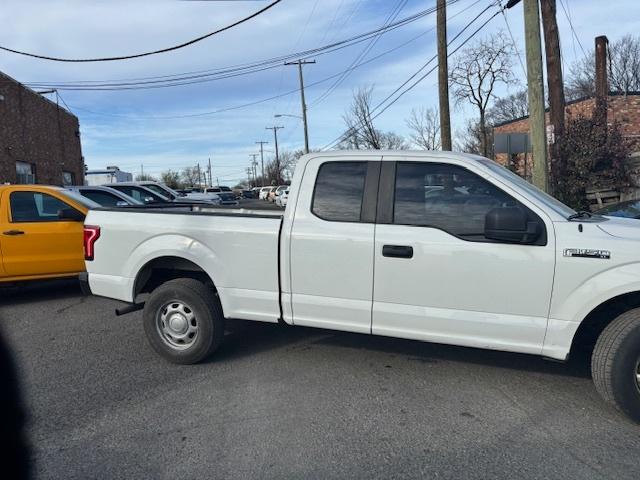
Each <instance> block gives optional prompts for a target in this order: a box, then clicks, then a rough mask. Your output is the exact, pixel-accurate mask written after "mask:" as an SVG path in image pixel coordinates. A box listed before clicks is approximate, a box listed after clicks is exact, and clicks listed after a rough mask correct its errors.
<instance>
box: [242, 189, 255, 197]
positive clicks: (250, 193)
mask: <svg viewBox="0 0 640 480" xmlns="http://www.w3.org/2000/svg"><path fill="white" fill-rule="evenodd" d="M242 198H254V191H253V190H242Z"/></svg>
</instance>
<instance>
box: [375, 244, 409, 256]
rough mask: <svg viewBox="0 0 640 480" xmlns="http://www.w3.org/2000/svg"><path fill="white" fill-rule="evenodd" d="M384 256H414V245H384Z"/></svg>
mask: <svg viewBox="0 0 640 480" xmlns="http://www.w3.org/2000/svg"><path fill="white" fill-rule="evenodd" d="M382 256H383V257H392V258H413V247H409V246H408V245H384V246H383V247H382Z"/></svg>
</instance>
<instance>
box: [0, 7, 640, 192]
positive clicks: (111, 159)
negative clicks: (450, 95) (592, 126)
mask: <svg viewBox="0 0 640 480" xmlns="http://www.w3.org/2000/svg"><path fill="white" fill-rule="evenodd" d="M268 3H270V1H269V0H228V1H218V0H216V1H211V0H208V1H207V0H202V1H198V0H195V1H178V0H153V1H151V0H149V1H141V0H126V1H125V0H110V1H108V2H97V1H93V2H87V1H86V0H66V1H62V0H60V1H58V0H42V1H38V0H4V1H3V8H1V9H0V25H2V28H0V45H1V46H4V47H9V48H13V49H18V50H23V51H28V52H32V53H37V54H43V55H50V56H58V57H66V58H94V57H103V56H119V55H126V54H133V53H140V52H145V51H149V50H156V49H159V48H164V47H168V46H171V45H175V44H179V43H182V42H185V41H187V40H190V39H192V38H195V37H198V36H200V35H203V34H205V33H208V32H211V31H213V30H216V29H218V28H220V27H222V26H225V25H227V24H230V23H233V22H235V21H237V20H239V19H241V18H243V17H246V16H248V15H250V14H251V13H253V12H255V11H256V10H259V9H261V8H262V7H264V6H266V5H267V4H268ZM400 5H403V6H402V9H401V10H400V12H399V14H398V16H397V19H402V18H405V17H408V16H410V15H412V14H414V13H416V12H418V11H421V10H424V9H427V8H429V7H432V6H434V5H435V0H428V1H426V2H425V1H424V0H404V1H403V0H282V1H281V2H280V3H279V4H278V5H276V6H275V7H273V8H272V9H270V10H268V11H267V12H265V13H263V14H262V15H260V16H258V17H256V18H254V19H252V20H250V21H248V22H246V23H244V24H242V25H240V26H238V27H235V28H233V29H232V30H229V31H226V32H223V33H221V34H219V35H215V36H213V37H210V38H208V39H206V40H203V41H202V42H199V43H196V44H194V45H191V46H189V47H186V48H183V49H180V50H176V51H173V52H168V53H163V54H159V55H153V56H148V57H144V58H139V59H132V60H124V61H117V62H100V63H59V62H51V61H46V60H40V59H34V58H28V57H23V56H19V55H16V54H13V53H9V52H4V51H0V71H2V72H4V73H6V74H8V75H10V76H12V77H13V78H15V79H16V80H18V81H21V82H25V83H27V82H43V83H61V82H69V81H77V80H120V79H131V78H140V77H152V76H153V77H155V76H161V75H171V74H176V73H184V72H194V71H202V70H208V69H214V68H215V69H218V68H224V67H227V66H233V65H237V64H243V63H248V62H254V61H259V60H261V59H266V58H271V57H276V56H281V55H287V54H291V53H294V52H299V51H304V50H307V49H311V48H315V47H318V46H322V45H327V44H330V43H333V42H335V41H339V40H342V39H346V38H349V37H352V36H354V35H358V34H361V33H364V32H367V31H370V30H373V29H376V28H379V27H381V26H382V25H383V24H384V22H385V20H386V19H387V18H388V17H389V15H390V14H391V12H392V11H394V9H395V8H396V7H398V6H400ZM489 5H494V6H492V7H491V8H490V9H489V10H488V11H487V12H486V13H485V15H484V16H483V17H481V18H480V19H479V20H478V23H477V24H474V27H475V25H477V26H479V25H480V24H481V23H482V21H483V19H485V18H488V17H490V16H491V15H492V14H493V13H494V12H496V11H497V7H496V6H495V2H494V1H490V0H458V1H457V2H454V3H452V4H451V5H450V6H449V7H448V12H447V13H448V35H449V38H450V39H451V38H452V37H453V36H454V35H455V34H456V33H457V32H459V31H460V29H461V28H462V27H463V26H464V25H466V23H467V22H469V21H470V20H471V19H472V18H473V17H474V16H476V15H477V14H478V13H480V12H481V11H482V10H483V9H484V8H485V7H487V6H489ZM621 12H623V14H621ZM557 19H558V26H559V30H560V41H561V46H562V55H563V65H564V66H565V72H566V73H568V69H569V66H570V65H571V63H572V62H573V61H575V60H576V59H579V58H582V57H583V56H584V54H585V53H586V54H588V55H591V54H592V51H593V45H594V40H593V39H594V38H595V37H596V36H598V35H607V36H608V38H609V40H610V41H615V40H616V39H618V38H620V37H621V36H623V35H624V34H627V33H632V34H634V35H637V32H638V31H639V30H640V1H638V0H616V2H615V8H612V2H602V1H601V0H558V15H557ZM569 20H570V21H571V23H570V22H569ZM435 21H436V20H435V14H432V15H429V16H426V17H423V18H421V19H419V20H417V21H415V22H412V23H410V24H408V25H405V26H403V27H401V28H398V29H396V30H394V31H392V32H388V33H385V34H384V35H382V36H380V37H379V39H378V40H377V42H376V43H375V44H374V45H373V47H372V48H371V49H370V51H369V52H368V53H367V54H366V56H365V57H363V59H364V60H369V59H372V58H374V57H376V56H378V55H381V54H383V55H381V56H380V57H379V58H375V59H374V60H372V61H371V62H368V63H366V64H363V65H362V66H360V67H358V68H356V69H354V70H353V71H351V72H350V74H349V75H348V76H347V77H346V78H345V79H344V80H343V81H342V82H341V83H340V84H339V85H338V87H337V88H336V89H335V90H334V91H332V92H331V94H330V95H328V96H327V97H326V98H323V99H321V101H317V100H318V99H319V98H321V96H323V94H324V93H325V92H326V91H327V89H328V88H329V86H330V85H331V84H332V81H331V80H325V81H323V80H324V79H326V78H327V77H330V76H332V75H335V74H337V73H338V72H341V71H343V70H345V69H347V68H348V67H349V66H350V65H351V64H352V62H354V60H355V59H356V58H358V56H359V55H360V54H361V53H362V52H363V50H364V48H365V46H367V44H368V42H364V43H360V44H357V45H354V46H351V47H348V48H345V49H342V50H338V51H336V52H333V53H329V54H325V55H320V56H316V57H309V58H310V59H314V58H315V60H316V62H317V63H315V64H312V65H306V66H305V67H304V79H305V84H306V85H308V87H307V88H306V90H305V93H306V98H307V105H308V118H309V137H310V146H311V148H312V149H319V148H322V147H324V146H325V145H327V144H329V143H330V142H331V141H333V140H334V139H335V138H336V137H338V136H339V135H340V134H341V133H342V132H343V130H344V122H343V120H342V115H343V113H344V111H345V109H346V108H347V107H348V105H349V103H350V100H351V97H352V94H353V91H354V90H356V89H358V88H360V87H369V86H370V87H373V102H374V104H375V103H378V102H379V101H381V100H382V99H384V98H385V97H386V96H387V95H389V94H390V93H391V92H393V91H394V90H395V89H396V88H397V87H398V86H400V85H401V84H402V83H403V82H404V81H405V80H407V79H408V78H409V77H410V76H411V75H413V74H414V73H415V72H416V70H418V68H419V67H421V66H422V65H423V64H424V63H425V62H427V60H429V59H430V58H431V57H432V56H433V55H434V54H435V52H436V44H435ZM572 27H573V28H572ZM508 29H510V30H511V32H512V34H513V38H514V40H515V43H516V46H517V49H518V51H519V54H520V56H521V58H522V59H523V60H524V32H523V29H524V26H523V16H522V6H521V5H517V6H515V7H514V8H512V9H510V10H508V11H506V12H505V15H504V16H503V15H502V14H500V15H498V16H496V17H495V18H493V19H492V20H491V21H490V22H489V23H488V24H487V25H486V26H485V27H484V28H483V29H482V30H481V31H480V32H479V33H478V34H477V37H475V38H480V37H481V36H486V35H489V34H491V33H496V32H498V31H500V30H502V31H504V32H506V33H507V34H508ZM472 31H473V29H469V30H468V33H471V32H472ZM465 36H466V35H465ZM465 36H463V37H461V38H460V40H462V39H463V38H465ZM458 43H459V42H456V43H454V44H452V46H451V47H450V49H452V48H455V47H456V46H457V45H458ZM385 52H386V53H385ZM453 61H455V56H453V57H452V58H451V59H450V61H449V62H450V65H451V63H452V62H453ZM432 65H435V63H432V64H430V67H431V66H432ZM514 73H515V76H516V77H517V78H519V79H520V84H519V85H514V86H510V87H509V88H508V89H507V88H504V87H500V88H499V89H498V90H497V93H498V94H500V95H503V94H508V93H510V92H514V91H516V90H518V89H522V88H524V87H526V82H525V79H524V77H525V76H524V73H523V71H522V68H521V66H520V63H519V61H518V59H515V60H514ZM297 88H298V72H297V67H292V66H284V65H282V66H278V67H277V68H273V69H269V70H265V71H261V72H256V73H251V74H249V75H244V76H238V77H234V78H228V79H222V80H216V81H211V82H205V83H199V84H191V85H183V86H175V87H169V88H157V89H144V90H117V91H59V95H60V97H61V98H62V100H64V102H65V103H66V104H67V105H68V106H69V108H70V110H71V111H72V112H73V113H74V114H75V115H77V116H78V118H79V120H80V130H81V138H82V149H83V155H84V157H85V163H86V164H87V166H88V167H89V169H99V168H104V167H105V166H107V165H118V166H119V167H120V168H121V169H122V170H125V171H130V172H132V173H134V174H137V173H139V172H140V171H141V169H142V168H144V172H145V173H151V174H154V175H159V174H160V173H161V172H162V171H166V170H168V169H172V170H180V169H182V168H184V167H187V166H193V165H196V164H197V163H200V165H201V166H203V167H204V165H205V164H206V163H207V161H208V159H211V164H212V170H213V177H214V183H216V178H217V179H218V181H219V183H220V184H225V185H231V186H233V185H235V184H237V183H238V182H239V181H241V180H243V179H244V180H246V168H247V166H248V165H249V163H250V161H251V157H250V155H251V154H254V153H257V152H258V151H259V149H258V145H256V144H255V142H256V141H259V140H264V141H268V142H269V143H268V144H267V145H265V156H266V157H269V156H271V155H273V144H274V141H273V140H274V139H273V132H272V131H270V130H266V129H265V127H267V126H273V125H278V126H283V127H284V129H282V130H279V131H278V139H279V147H280V148H281V149H289V150H295V149H300V148H302V146H303V129H302V125H301V121H300V119H299V118H298V117H299V116H300V115H301V111H300V95H299V92H298V91H295V90H296V89H297ZM287 92H292V93H290V94H288V95H283V94H286V93H287ZM279 95H282V96H281V97H279V98H276V99H272V100H269V101H262V100H264V99H266V98H270V97H274V96H279ZM48 97H49V98H51V99H53V100H55V95H54V94H48ZM256 102H259V103H256ZM249 103H253V105H249V106H246V107H243V108H234V109H232V110H226V111H223V112H218V113H210V112H214V111H216V110H221V109H226V108H228V107H238V106H242V105H245V104H249ZM437 104H438V96H437V76H436V72H434V73H432V74H431V75H428V76H427V77H426V78H425V79H424V80H423V81H422V82H421V83H419V84H418V85H417V86H416V87H415V88H413V89H412V90H410V91H409V92H408V93H406V94H405V95H404V96H402V97H401V98H400V99H399V100H398V101H397V102H396V103H394V104H393V105H392V106H391V107H390V108H389V109H387V110H386V111H385V112H384V113H383V114H381V115H380V117H379V118H377V119H376V120H375V123H376V126H377V127H378V128H379V129H381V130H392V131H395V132H397V133H399V134H403V135H408V129H407V126H406V119H407V118H408V117H409V115H410V112H411V110H412V109H414V108H416V109H419V108H421V107H426V108H429V107H437ZM276 114H284V115H291V116H284V117H280V118H274V115H276ZM184 115H191V116H187V117H183V118H170V117H179V116H184ZM473 116H474V112H473V110H472V109H471V108H469V107H465V106H455V107H454V106H453V105H452V122H453V129H454V134H455V131H456V130H459V129H461V127H462V126H463V125H464V122H465V121H466V119H468V118H472V117H473ZM167 117H169V118H167Z"/></svg>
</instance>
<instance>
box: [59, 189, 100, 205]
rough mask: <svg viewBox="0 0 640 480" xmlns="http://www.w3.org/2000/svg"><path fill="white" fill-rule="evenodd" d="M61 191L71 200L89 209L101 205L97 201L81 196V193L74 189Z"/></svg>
mask: <svg viewBox="0 0 640 480" xmlns="http://www.w3.org/2000/svg"><path fill="white" fill-rule="evenodd" d="M62 193H63V194H64V195H66V196H67V197H69V198H71V199H72V200H75V201H76V202H78V203H79V204H81V205H84V206H85V207H87V208H89V209H91V208H99V207H100V206H101V205H100V204H99V203H96V202H94V201H93V200H89V199H88V198H87V197H83V196H82V195H80V194H79V193H78V192H76V191H75V190H65V191H64V192H62Z"/></svg>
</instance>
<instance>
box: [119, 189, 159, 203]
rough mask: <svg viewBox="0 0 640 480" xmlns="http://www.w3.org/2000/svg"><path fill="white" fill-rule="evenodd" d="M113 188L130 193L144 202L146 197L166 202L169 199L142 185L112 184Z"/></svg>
mask: <svg viewBox="0 0 640 480" xmlns="http://www.w3.org/2000/svg"><path fill="white" fill-rule="evenodd" d="M110 187H111V188H115V189H116V190H119V191H121V192H122V193H124V194H126V195H129V196H130V197H133V198H135V199H136V200H138V201H139V202H142V203H144V199H145V198H148V197H151V198H153V200H154V201H155V202H166V201H167V200H166V199H165V198H164V197H161V196H160V195H158V194H155V193H153V192H151V191H149V190H145V189H143V188H140V187H132V186H129V185H118V186H115V185H110Z"/></svg>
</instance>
